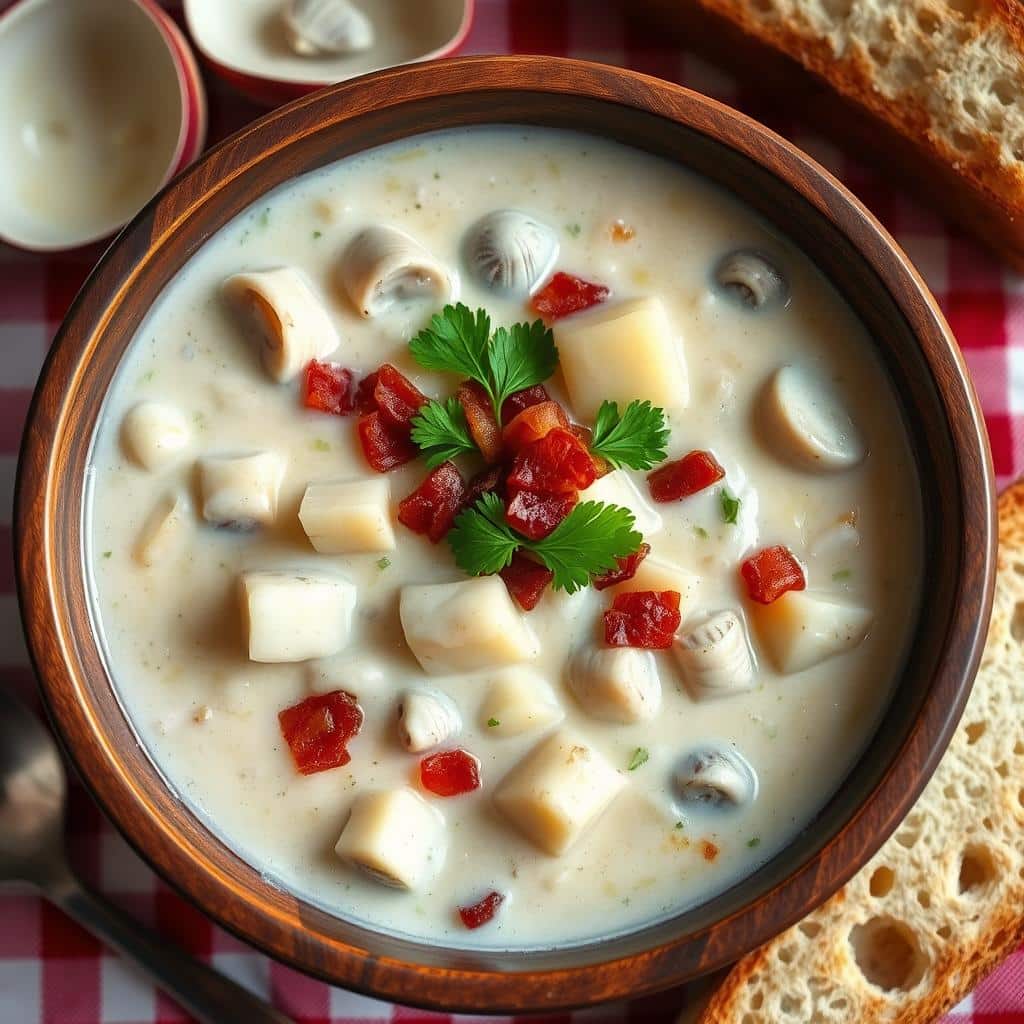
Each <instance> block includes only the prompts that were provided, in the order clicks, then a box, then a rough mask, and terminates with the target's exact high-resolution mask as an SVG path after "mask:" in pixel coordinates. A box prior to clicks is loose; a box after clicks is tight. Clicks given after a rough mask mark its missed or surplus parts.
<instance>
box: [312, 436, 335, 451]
mask: <svg viewBox="0 0 1024 1024" xmlns="http://www.w3.org/2000/svg"><path fill="white" fill-rule="evenodd" d="M330 450H331V446H330V445H329V444H328V443H327V442H326V441H325V440H324V439H323V438H322V437H318V438H317V439H316V440H315V441H314V442H313V451H315V452H329V451H330Z"/></svg>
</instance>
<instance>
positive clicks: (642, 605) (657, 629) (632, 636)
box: [604, 590, 682, 650]
mask: <svg viewBox="0 0 1024 1024" xmlns="http://www.w3.org/2000/svg"><path fill="white" fill-rule="evenodd" d="M681 621H682V616H681V615H680V614H679V592H678V591H676V590H660V591H659V590H638V591H635V592H633V593H628V594H618V595H617V596H616V598H615V601H614V602H613V604H612V606H611V608H609V609H608V611H606V612H605V613H604V641H605V643H606V644H608V646H609V647H643V648H646V649H649V650H665V649H666V648H668V647H671V646H672V640H673V637H674V636H675V632H676V630H677V629H678V628H679V623H680V622H681Z"/></svg>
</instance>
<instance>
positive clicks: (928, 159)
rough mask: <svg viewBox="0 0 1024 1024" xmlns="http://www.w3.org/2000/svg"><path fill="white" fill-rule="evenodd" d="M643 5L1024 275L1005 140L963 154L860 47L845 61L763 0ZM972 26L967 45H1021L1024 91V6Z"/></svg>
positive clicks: (1020, 221)
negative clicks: (768, 9)
mask: <svg viewBox="0 0 1024 1024" xmlns="http://www.w3.org/2000/svg"><path fill="white" fill-rule="evenodd" d="M919 2H920V3H927V0H919ZM640 6H641V8H642V9H644V10H645V11H646V13H647V14H648V16H651V17H654V18H655V19H656V20H657V21H658V22H659V23H660V24H665V25H669V26H673V27H675V28H676V29H677V30H678V31H679V32H680V35H681V38H682V39H683V40H684V41H685V42H686V44H687V45H688V46H691V47H692V48H694V49H696V50H698V51H701V52H705V53H707V54H708V55H709V56H711V57H712V58H713V59H714V60H715V61H716V62H718V63H720V64H722V65H724V66H725V67H727V68H728V69H729V70H730V71H731V72H732V73H733V74H735V75H736V76H737V78H738V79H739V80H740V81H741V82H746V83H749V84H756V86H757V89H758V90H759V94H760V95H764V94H765V91H766V90H767V91H769V92H770V93H772V94H775V95H776V97H777V103H778V104H779V105H788V106H792V104H793V100H794V98H798V101H799V103H800V109H799V113H800V115H801V117H803V118H804V119H806V120H807V121H808V122H809V123H811V124H813V125H814V126H815V127H817V128H818V129H819V130H821V131H823V132H824V133H826V134H828V135H829V136H831V137H832V138H833V139H835V140H836V141H837V142H839V143H840V144H841V145H843V146H844V147H845V148H846V149H848V150H849V151H850V152H851V155H852V156H853V157H854V158H855V159H857V160H859V161H865V160H866V161H867V162H871V163H874V164H875V165H876V166H878V167H879V168H880V169H881V170H882V171H883V172H884V174H885V175H886V176H887V177H892V178H895V179H896V180H898V181H900V182H901V183H902V184H903V185H904V186H905V187H907V188H908V189H910V190H912V192H913V194H914V195H915V196H923V197H924V198H925V199H927V200H928V201H930V202H931V203H932V204H933V205H934V206H936V207H937V209H938V210H939V212H940V213H941V214H942V215H943V216H946V217H948V218H950V219H952V220H954V221H956V222H957V223H959V224H961V226H963V227H965V228H966V229H968V230H969V231H971V232H972V233H973V234H975V235H976V236H977V237H979V238H980V239H981V240H982V241H983V242H985V243H986V244H987V245H989V246H990V247H991V248H992V249H994V250H995V251H996V252H997V253H998V254H1000V255H1001V256H1003V257H1004V258H1005V259H1007V260H1008V261H1009V262H1010V263H1012V264H1013V265H1015V266H1017V267H1019V268H1022V269H1024V162H1022V161H1019V160H1018V161H1014V162H1012V163H1008V162H1006V161H1005V160H1003V159H1001V155H1000V149H999V144H998V141H997V140H996V139H995V138H994V137H993V136H992V135H991V134H987V133H983V132H974V133H972V134H971V139H970V141H971V146H972V149H971V151H970V152H957V151H954V149H953V148H952V147H951V146H950V145H949V144H948V143H947V142H946V140H945V139H944V138H942V137H941V135H940V134H939V133H938V132H936V130H935V129H934V126H933V118H932V115H931V113H930V112H929V111H928V110H927V109H925V107H924V106H923V105H922V104H921V103H919V102H916V101H915V100H914V99H913V98H912V97H909V96H907V97H902V96H901V97H899V99H898V101H897V102H894V100H893V99H892V98H891V97H888V96H886V95H885V94H884V93H883V92H881V91H880V90H879V88H878V86H877V83H876V82H875V79H874V74H873V66H872V63H871V60H870V58H869V56H868V53H867V50H866V48H865V47H864V46H863V45H859V44H858V43H857V41H856V40H853V41H852V43H851V45H850V46H849V47H848V52H846V53H844V54H843V56H841V57H838V58H837V56H836V55H835V53H834V52H833V49H832V47H831V45H830V44H829V42H828V40H826V39H825V38H823V37H821V36H816V35H815V34H814V33H813V31H811V30H810V29H809V27H808V26H806V25H801V24H797V23H795V22H792V21H786V20H785V19H772V20H769V19H765V18H764V17H762V16H759V15H758V13H757V10H756V8H757V6H758V5H757V4H756V2H755V0H640ZM947 11H949V8H947ZM946 16H947V17H958V15H957V14H956V13H955V12H954V13H952V14H949V13H947V15H946ZM963 21H964V23H963V25H962V27H961V28H960V33H961V36H962V38H963V40H964V42H965V43H966V42H968V41H971V40H974V41H977V40H978V39H980V38H982V36H983V34H984V33H986V32H988V31H991V30H993V28H995V29H997V30H998V31H1000V32H1001V33H1003V34H1005V36H1006V38H1007V39H1008V40H1010V41H1012V43H1013V45H1015V46H1016V48H1017V57H1018V60H1019V64H1020V74H1019V78H1020V82H1021V84H1022V85H1024V9H1022V8H1021V6H1020V5H1019V4H1018V3H1017V0H988V2H987V3H986V2H982V3H981V6H980V7H979V9H978V11H977V13H976V14H975V16H974V17H973V18H971V19H969V20H968V19H966V18H965V19H963Z"/></svg>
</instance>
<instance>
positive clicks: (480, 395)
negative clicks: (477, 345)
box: [456, 380, 501, 462]
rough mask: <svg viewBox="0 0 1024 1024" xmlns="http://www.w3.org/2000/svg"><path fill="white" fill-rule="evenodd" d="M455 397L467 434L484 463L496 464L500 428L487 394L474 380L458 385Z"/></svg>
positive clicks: (499, 452)
mask: <svg viewBox="0 0 1024 1024" xmlns="http://www.w3.org/2000/svg"><path fill="white" fill-rule="evenodd" d="M456 397H457V398H458V400H459V401H460V402H461V403H462V408H463V411H464V412H465V413H466V423H468V424H469V432H470V434H471V435H472V437H473V440H474V441H475V442H476V446H477V448H479V449H480V454H481V455H483V457H484V461H485V462H497V461H498V458H499V457H500V456H501V427H499V426H498V421H497V420H496V419H495V418H494V409H493V408H491V400H490V398H488V397H487V392H486V391H484V389H483V388H482V387H481V386H480V385H479V384H478V383H477V382H476V381H475V380H465V381H463V382H462V383H461V384H460V385H459V390H458V391H457V392H456Z"/></svg>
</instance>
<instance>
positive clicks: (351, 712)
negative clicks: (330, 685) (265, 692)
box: [277, 690, 363, 775]
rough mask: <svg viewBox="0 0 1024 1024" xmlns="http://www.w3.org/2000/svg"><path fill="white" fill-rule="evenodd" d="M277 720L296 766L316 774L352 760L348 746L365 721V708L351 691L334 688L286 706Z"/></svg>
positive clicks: (308, 773) (310, 773) (308, 772)
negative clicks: (357, 701) (360, 705)
mask: <svg viewBox="0 0 1024 1024" xmlns="http://www.w3.org/2000/svg"><path fill="white" fill-rule="evenodd" d="M277 720H278V722H279V724H280V726H281V735H282V736H284V739H285V742H286V743H287V744H288V746H289V748H290V749H291V752H292V760H293V761H294V762H295V767H296V768H298V770H299V771H300V772H301V773H302V774H303V775H312V774H313V773H314V772H325V771H327V770H328V769H330V768H338V767H340V766H341V765H343V764H348V763H349V761H351V760H352V758H351V756H350V755H349V752H348V749H347V747H348V743H349V740H351V739H352V737H353V736H355V735H357V734H358V732H359V729H360V728H361V726H362V724H363V711H362V708H360V707H359V705H358V704H357V703H356V698H355V697H353V696H352V694H351V693H346V692H345V691H344V690H334V691H333V692H332V693H323V694H317V695H316V696H314V697H307V698H306V699H305V700H303V701H299V703H298V704H294V705H293V706H292V707H290V708H285V709H284V710H283V711H281V712H280V713H279V714H278V716H277Z"/></svg>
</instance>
